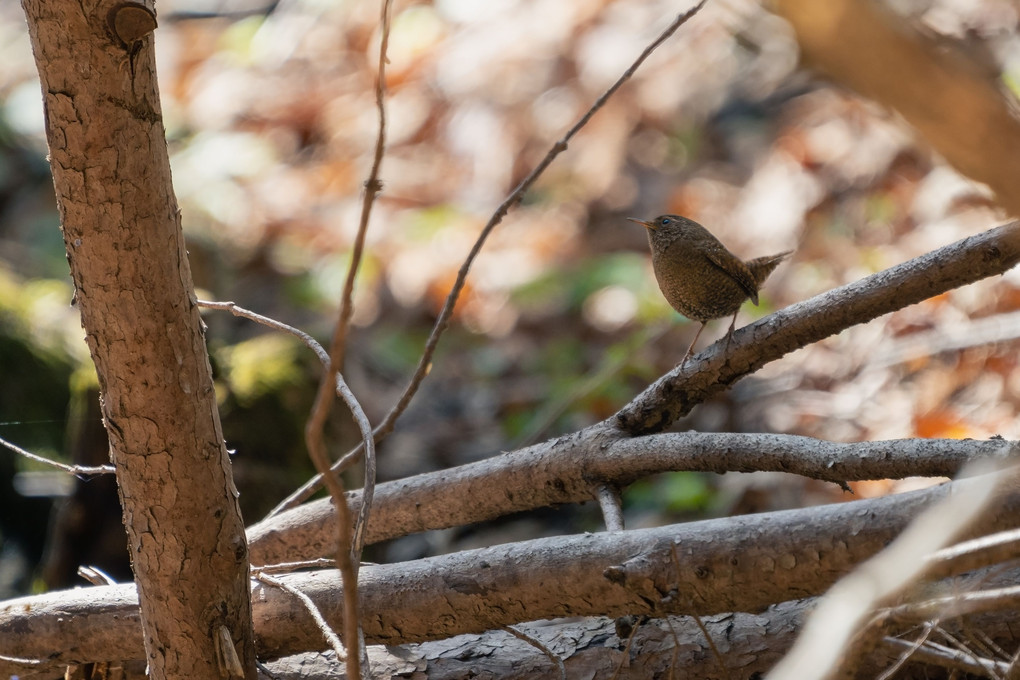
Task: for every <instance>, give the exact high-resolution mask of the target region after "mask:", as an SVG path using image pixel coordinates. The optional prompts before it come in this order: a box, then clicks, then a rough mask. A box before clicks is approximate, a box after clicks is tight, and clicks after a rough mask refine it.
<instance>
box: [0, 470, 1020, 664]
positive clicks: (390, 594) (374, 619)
mask: <svg viewBox="0 0 1020 680" xmlns="http://www.w3.org/2000/svg"><path fill="white" fill-rule="evenodd" d="M968 484H969V482H968V480H963V481H961V482H953V483H950V484H945V485H942V486H940V487H935V488H932V489H926V490H924V491H918V492H912V493H905V494H901V495H898V496H887V497H883V498H877V499H872V500H866V501H854V502H849V503H841V504H835V505H829V506H824V507H820V508H806V509H798V510H787V511H782V512H773V513H763V514H759V515H749V516H743V517H730V518H724V519H718V520H707V521H703V522H693V523H690V524H682V525H674V526H667V527H659V528H655V529H642V530H632V531H621V532H605V533H600V534H587V535H582V536H562V537H555V538H545V539H536V540H532V541H524V542H520V543H512V544H507V545H499V546H493V547H490V548H483V549H479V550H470V551H465V552H461V553H455V554H451V555H441V556H438V557H430V558H426V559H421V560H415V561H412V562H404V563H400V564H383V565H371V566H369V565H366V566H365V567H363V569H362V576H361V593H360V594H361V600H362V606H363V620H362V623H363V629H364V632H365V638H366V642H368V643H384V644H400V643H404V642H420V641H425V640H435V639H441V638H445V637H449V636H452V635H459V634H464V633H481V632H483V631H486V630H490V629H492V628H497V627H499V626H501V625H510V624H514V623H519V622H522V621H532V620H537V619H545V618H556V617H564V616H589V615H597V614H601V615H608V616H621V615H624V614H648V615H653V616H661V615H665V614H694V613H696V614H699V615H712V614H717V613H724V612H738V611H752V612H753V611H762V610H764V609H765V608H767V607H769V606H771V605H773V604H775V603H780V602H785V601H789V600H791V599H801V598H804V597H810V596H814V595H818V594H820V593H822V592H824V591H825V590H826V589H827V588H828V587H829V586H830V585H831V584H832V583H833V582H835V581H836V579H838V578H840V577H841V576H842V575H843V574H845V573H847V572H848V571H849V570H850V569H852V568H853V567H854V566H855V565H856V564H858V563H859V562H861V561H862V560H864V559H867V558H868V557H870V556H871V555H874V554H875V553H876V552H878V551H879V550H881V549H882V548H884V547H885V546H886V545H887V544H888V543H889V542H890V541H891V540H893V539H894V538H895V537H896V536H897V535H898V534H899V533H900V532H901V531H902V530H903V529H904V528H905V527H906V526H907V525H908V523H909V522H910V521H911V520H913V519H914V518H915V517H916V516H917V515H918V514H919V513H920V512H921V511H923V510H924V509H925V508H928V507H930V506H931V505H932V504H933V503H936V502H938V501H939V500H941V499H943V498H945V497H946V496H947V495H948V494H950V493H962V492H965V491H966V489H967V488H968ZM1018 508H1020V493H1017V492H1013V493H1008V494H1006V495H1005V496H1004V497H1003V498H1001V499H999V500H998V501H997V502H996V503H995V504H994V506H993V507H992V509H991V510H990V511H989V512H987V513H986V514H985V515H984V516H983V518H982V521H981V523H980V524H981V525H980V526H978V527H974V529H973V531H974V533H975V534H976V533H979V532H988V531H999V530H1004V529H1010V528H1014V527H1015V526H1016V525H1017V522H1018V521H1020V520H1018V517H1020V514H1018ZM674 546H675V549H676V553H677V560H678V562H679V565H680V571H679V574H678V573H677V568H676V566H675V564H674V561H673V550H674ZM279 578H280V579H281V580H282V581H285V582H286V583H288V584H289V585H291V586H293V587H295V588H297V589H298V590H300V591H302V592H304V593H305V594H307V595H308V596H309V597H310V598H312V600H313V601H314V602H315V603H316V605H317V606H318V607H319V609H320V611H321V612H322V614H323V615H324V616H325V617H326V619H327V620H328V621H329V623H330V625H332V626H333V627H334V628H335V629H336V628H339V627H340V625H341V623H342V620H341V619H342V602H343V597H342V592H341V583H340V577H339V574H338V572H337V571H335V570H321V571H313V572H302V573H295V574H286V575H282V576H280V577H279ZM550 592H553V593H556V597H555V598H550V597H549V593H550ZM132 596H133V589H132V588H130V587H129V586H100V587H96V588H92V589H88V590H78V591H65V592H57V593H48V594H46V595H41V596H35V597H29V598H21V599H18V600H10V601H8V602H6V603H4V605H3V606H2V607H0V640H3V641H4V645H3V654H4V655H5V656H12V657H19V658H26V659H44V658H45V659H48V661H47V663H69V662H74V663H80V662H85V661H90V660H101V659H109V658H118V657H123V656H132V655H134V654H137V653H140V651H141V641H140V640H139V639H138V627H137V625H136V623H135V622H134V621H133V620H132V619H131V616H132V613H133V612H134V611H136V607H137V605H136V604H135V603H134V602H133V601H132ZM252 599H253V603H254V604H253V607H254V614H255V616H254V619H255V628H256V631H257V639H258V648H259V655H260V657H262V658H266V659H268V658H275V657H281V656H286V655H291V654H296V653H299V652H304V651H309V650H320V649H323V648H324V647H325V642H324V641H323V636H322V632H321V631H320V630H319V629H318V628H317V627H316V626H315V624H314V622H313V621H312V618H311V616H309V614H308V612H307V610H306V609H305V608H304V605H303V604H302V603H301V602H299V601H298V600H297V598H295V597H294V596H293V595H291V594H290V593H287V592H284V591H283V590H281V589H279V588H275V587H271V586H265V585H261V584H257V585H255V586H254V592H253V596H252ZM69 641H71V642H73V644H69ZM53 650H59V651H57V652H56V653H54V651H53ZM17 670H18V667H17V666H16V665H13V664H10V663H8V662H6V661H4V660H3V659H0V676H2V675H3V673H5V672H16V671H17Z"/></svg>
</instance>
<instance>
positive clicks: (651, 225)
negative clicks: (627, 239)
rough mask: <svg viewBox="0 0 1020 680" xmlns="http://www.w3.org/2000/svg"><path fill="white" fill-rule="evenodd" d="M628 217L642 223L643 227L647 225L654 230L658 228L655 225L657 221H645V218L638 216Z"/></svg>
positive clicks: (647, 227) (632, 220)
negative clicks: (640, 218)
mask: <svg viewBox="0 0 1020 680" xmlns="http://www.w3.org/2000/svg"><path fill="white" fill-rule="evenodd" d="M627 219H628V220H630V221H631V222H636V223H637V224H640V225H641V226H642V227H645V228H646V229H651V230H652V231H655V230H656V229H657V228H658V227H656V226H655V222H645V221H644V220H639V219H638V218H636V217H628V218H627Z"/></svg>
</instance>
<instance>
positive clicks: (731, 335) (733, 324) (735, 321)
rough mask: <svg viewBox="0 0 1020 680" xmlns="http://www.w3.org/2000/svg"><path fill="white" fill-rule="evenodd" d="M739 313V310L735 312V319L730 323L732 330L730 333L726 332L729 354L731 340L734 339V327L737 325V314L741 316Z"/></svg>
mask: <svg viewBox="0 0 1020 680" xmlns="http://www.w3.org/2000/svg"><path fill="white" fill-rule="evenodd" d="M739 313H740V310H739V309H738V310H737V311H735V312H733V319H732V320H731V321H730V329H729V330H728V331H726V350H725V351H727V352H729V351H730V340H732V339H733V327H734V326H736V325H737V314H739Z"/></svg>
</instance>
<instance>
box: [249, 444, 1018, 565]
mask: <svg viewBox="0 0 1020 680" xmlns="http://www.w3.org/2000/svg"><path fill="white" fill-rule="evenodd" d="M1016 449H1017V443H1016V442H1007V441H1003V440H998V439H991V440H987V441H975V440H956V439H901V440H895V441H883V442H855V443H841V442H828V441H823V440H819V439H812V438H810V437H798V436H793V435H777V434H735V433H730V434H728V433H721V434H716V433H703V432H678V433H668V434H657V435H649V436H645V437H632V438H627V437H621V436H620V434H619V432H618V431H610V432H608V433H607V428H606V427H605V426H594V427H590V428H587V429H585V430H582V431H581V432H579V433H576V434H575V435H572V436H568V437H561V438H558V439H553V440H551V441H548V442H544V443H542V444H536V445H535V446H530V447H528V448H526V449H521V450H518V451H512V452H509V453H505V454H503V455H500V456H496V457H494V458H487V459H485V460H480V461H477V462H474V463H468V464H466V465H459V466H457V467H454V468H449V469H446V470H438V471H435V472H429V473H425V474H421V475H415V476H414V477H409V478H407V479H398V480H395V481H392V482H385V483H383V484H380V485H378V486H377V487H376V490H375V501H374V504H373V507H372V516H371V519H370V520H369V522H368V527H367V529H366V532H365V541H366V543H368V544H371V543H377V542H379V541H385V540H389V539H392V538H398V537H400V536H406V535H408V534H412V533H416V532H420V531H429V530H433V529H447V528H450V527H458V526H464V525H467V524H472V523H475V522H483V521H486V520H491V519H495V518H497V517H502V516H505V515H509V514H512V513H515V512H524V511H527V510H534V509H536V508H542V507H548V506H552V505H557V504H562V503H582V502H584V501H588V500H592V499H593V489H594V487H595V486H596V485H598V484H609V485H611V486H614V487H625V486H627V485H629V484H631V483H633V482H634V481H636V480H638V479H643V478H645V477H647V476H649V475H654V474H658V473H662V472H668V471H675V470H688V471H701V472H718V473H720V474H721V473H725V472H754V471H758V470H770V471H776V472H790V473H794V474H799V475H804V476H806V477H811V478H814V479H821V480H826V481H830V482H847V481H854V480H862V479H902V478H904V477H913V476H931V477H939V476H945V477H953V476H955V475H956V474H957V473H958V472H959V471H960V468H961V467H963V466H964V465H965V464H966V463H967V462H969V461H975V460H1003V459H1005V458H1008V457H1009V456H1011V455H1013V453H1014V452H1015V451H1016ZM347 497H348V502H349V504H350V505H351V507H352V508H353V510H354V511H355V512H357V508H358V507H359V506H360V504H361V491H360V490H358V491H352V492H350V493H348V495H347ZM335 522H336V513H335V512H334V510H333V504H332V503H331V501H330V500H329V499H328V498H324V499H321V500H316V501H311V502H309V503H306V504H304V505H301V506H298V507H297V508H294V509H293V510H288V511H286V512H283V513H280V514H279V515H275V516H274V517H271V518H269V519H267V520H264V521H262V522H259V523H258V524H256V525H254V526H252V527H249V529H248V541H249V546H250V550H251V558H252V563H253V564H257V565H267V564H276V563H280V562H291V561H297V560H312V559H317V558H321V557H325V556H328V555H329V554H331V551H332V550H333V549H334V546H335V539H334V533H333V529H332V527H333V525H334V523H335Z"/></svg>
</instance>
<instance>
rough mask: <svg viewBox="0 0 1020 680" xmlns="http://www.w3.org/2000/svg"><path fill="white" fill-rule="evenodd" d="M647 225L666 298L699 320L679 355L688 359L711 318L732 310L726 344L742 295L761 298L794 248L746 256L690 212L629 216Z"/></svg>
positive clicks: (653, 261) (682, 311) (656, 266)
mask: <svg viewBox="0 0 1020 680" xmlns="http://www.w3.org/2000/svg"><path fill="white" fill-rule="evenodd" d="M627 219H628V220H630V221H631V222H637V223H638V224H640V225H642V226H644V227H646V228H647V229H648V244H649V245H650V246H651V247H652V268H653V269H654V270H655V279H656V281H658V282H659V289H660V290H661V291H662V294H663V295H664V296H665V297H666V301H667V302H669V304H670V305H671V306H672V307H673V309H675V310H676V311H678V312H680V313H681V314H683V315H684V316H686V317H687V318H689V319H693V320H694V321H700V322H701V328H699V329H698V332H697V333H696V334H695V335H694V340H693V341H691V346H690V347H688V348H687V353H686V354H684V358H683V359H681V361H680V365H681V366H683V364H684V363H685V362H686V361H687V357H689V356H690V354H691V351H692V350H693V349H694V343H696V342H697V341H698V338H699V337H700V336H701V331H703V330H705V324H706V323H707V322H709V321H711V320H712V319H721V318H722V317H724V316H729V315H731V314H732V315H733V320H732V321H731V322H730V330H729V332H727V334H726V342H727V344H728V343H729V341H730V337H731V336H732V335H733V326H734V324H736V323H737V311H739V309H740V305H741V304H743V302H744V300H747V299H750V300H751V302H753V303H754V304H756V305H757V304H758V289H759V288H760V287H761V284H762V283H764V282H765V279H766V278H768V275H769V274H771V273H772V270H773V269H775V268H776V267H777V266H778V265H779V263H780V262H782V261H783V259H784V258H785V257H786V256H787V255H789V254H790V252H791V251H787V252H785V253H779V254H778V255H769V256H767V257H758V258H755V259H753V260H748V261H747V262H744V261H743V260H741V259H740V258H738V257H737V256H736V255H734V254H733V253H731V252H730V251H729V250H727V249H726V246H724V245H723V244H722V243H721V242H720V241H719V239H717V238H716V237H715V236H712V234H710V233H709V231H708V229H705V228H704V227H703V226H701V225H700V224H698V223H697V222H695V221H694V220H689V219H687V218H686V217H680V216H678V215H660V216H659V217H656V218H655V219H654V220H652V221H651V222H645V221H644V220H639V219H635V218H633V217H628V218H627Z"/></svg>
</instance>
